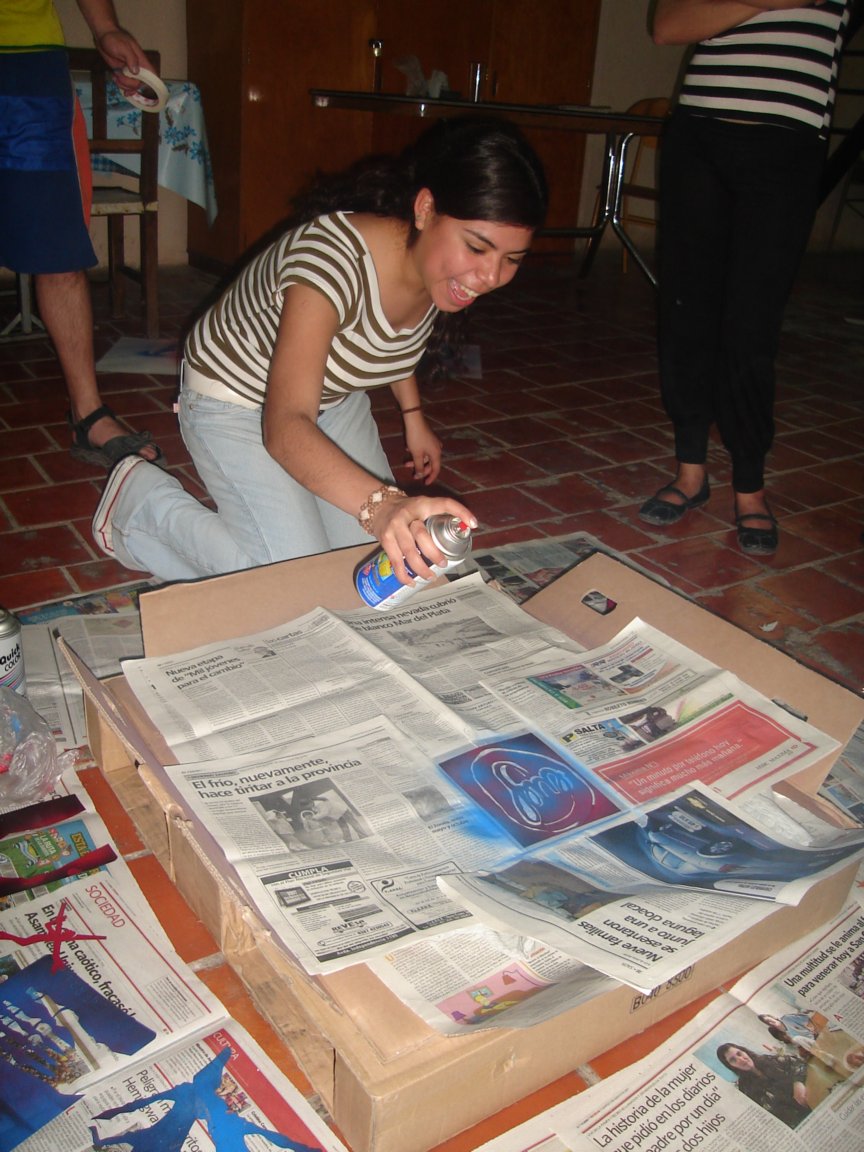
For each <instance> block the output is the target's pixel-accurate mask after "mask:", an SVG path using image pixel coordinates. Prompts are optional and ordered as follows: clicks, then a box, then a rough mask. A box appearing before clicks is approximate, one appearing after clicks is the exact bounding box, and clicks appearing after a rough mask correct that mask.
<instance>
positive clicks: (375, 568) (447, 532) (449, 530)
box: [354, 515, 471, 612]
mask: <svg viewBox="0 0 864 1152" xmlns="http://www.w3.org/2000/svg"><path fill="white" fill-rule="evenodd" d="M426 528H427V530H428V532H429V535H430V536H431V537H432V539H433V540H434V541H435V543H436V544H437V545H438V547H439V548H440V549H441V551H442V552H443V553H444V555H445V557H446V560H445V562H444V563H443V564H430V565H429V567H430V568H431V569H432V571H433V572H434V573H435V575H436V576H440V575H441V573H442V572H446V571H448V570H449V569H450V568H455V567H457V565H459V564H461V563H462V561H463V560H464V559H465V558H466V556H467V555H468V553H469V552H470V551H471V529H470V527H469V526H468V525H467V524H466V523H465V521H464V520H462V519H460V517H458V516H447V515H443V516H430V517H429V519H428V520H427V521H426ZM408 574H409V575H410V576H413V577H414V583H413V584H400V583H399V580H398V578H397V576H396V574H395V573H394V571H393V565H392V564H391V563H390V558H389V556H388V555H387V553H386V552H385V551H384V550H383V549H382V550H381V551H380V552H377V553H376V554H375V555H374V556H373V557H372V559H371V560H364V561H363V562H362V563H361V564H359V565H358V566H357V570H356V572H355V573H354V584H355V586H356V588H357V591H358V592H359V594H360V599H361V600H362V601H363V603H364V604H367V605H368V606H369V607H370V608H377V609H378V610H379V611H381V612H384V611H386V610H387V609H388V608H395V607H396V606H397V605H399V604H402V603H404V602H405V601H406V600H407V599H408V597H409V596H413V595H414V593H415V592H419V590H420V589H421V588H423V587H425V586H426V585H427V584H429V583H431V581H430V580H427V579H425V578H423V579H421V578H420V577H419V576H416V575H415V573H414V572H412V571H411V569H410V568H408Z"/></svg>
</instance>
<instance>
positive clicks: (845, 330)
mask: <svg viewBox="0 0 864 1152" xmlns="http://www.w3.org/2000/svg"><path fill="white" fill-rule="evenodd" d="M604 257H605V259H604ZM576 269H577V264H576V262H574V261H573V260H571V259H569V258H565V257H549V256H540V255H538V256H534V257H532V258H531V259H529V261H528V262H527V264H526V266H525V267H524V268H523V270H521V271H520V273H519V275H518V276H517V277H516V279H515V281H514V282H513V283H512V284H511V285H509V286H508V287H507V288H505V289H503V290H502V291H500V292H497V293H495V294H494V295H493V296H491V297H490V298H488V299H485V300H481V301H479V302H478V303H477V304H476V305H474V307H473V308H472V311H471V313H470V315H469V318H468V332H467V336H466V339H467V341H468V342H469V343H472V344H477V345H479V347H480V350H481V357H482V378H480V379H472V378H469V377H467V376H466V377H463V378H454V379H448V380H442V381H437V382H434V383H431V384H429V385H427V386H426V388H425V393H424V403H425V406H426V410H427V412H428V415H429V419H430V421H431V423H432V424H433V426H434V427H435V429H436V430H437V431H438V433H439V435H440V436H441V438H442V440H443V441H444V444H445V461H446V463H445V468H444V470H443V473H442V476H441V481H440V486H441V487H442V488H445V489H447V490H449V491H451V492H453V493H455V494H458V495H459V496H460V497H461V498H462V499H464V501H465V502H466V503H467V504H468V505H469V506H470V507H471V508H472V510H473V511H474V512H475V513H476V515H477V516H478V518H479V520H480V522H481V532H480V534H479V537H478V539H479V542H480V543H482V544H483V545H485V546H491V545H493V544H496V543H506V542H508V541H516V540H524V539H528V538H531V537H535V536H556V535H561V534H564V533H569V532H588V533H590V534H591V535H593V536H595V537H596V538H598V539H599V540H600V541H601V542H602V543H603V544H604V545H606V546H607V547H609V548H611V549H614V550H615V551H618V552H621V553H623V554H625V555H626V556H628V557H630V558H632V559H633V560H635V561H636V562H638V563H639V564H640V565H642V566H643V567H644V568H645V569H647V570H648V571H650V572H652V573H655V574H656V575H657V576H658V577H661V578H662V579H664V580H666V581H668V582H669V583H670V584H671V585H672V586H673V587H675V588H677V589H679V590H681V591H682V592H684V593H687V594H688V595H690V596H692V597H693V598H695V599H696V600H697V601H698V602H699V603H700V604H702V605H704V606H705V607H706V608H709V609H711V610H713V611H715V612H717V613H718V614H720V615H721V616H723V617H725V618H727V619H729V620H731V621H733V622H734V623H735V624H737V625H739V626H740V627H742V628H744V629H746V630H747V631H749V632H752V633H753V634H754V635H756V636H759V637H761V638H762V639H763V640H765V641H766V642H767V643H769V644H772V645H775V646H777V647H779V648H781V649H782V650H784V651H786V652H787V653H789V654H790V655H792V656H794V657H795V658H796V659H799V660H801V661H803V662H805V663H807V664H809V665H811V666H812V667H814V668H816V669H818V670H819V671H821V672H823V673H824V674H826V675H828V676H830V677H833V678H834V679H836V680H838V681H840V682H841V683H843V684H845V685H847V686H848V687H850V688H851V689H853V690H854V691H857V692H861V691H862V690H864V546H862V539H861V534H862V530H864V327H862V326H861V324H860V321H861V320H862V319H864V254H862V253H855V254H848V253H838V254H833V255H825V254H811V255H810V256H808V259H807V261H806V263H805V266H804V268H803V269H802V271H801V274H800V275H799V278H798V281H797V283H796V286H795V289H794V292H793V296H792V299H791V301H790V304H789V308H788V311H787V315H786V322H785V326H784V332H783V337H782V342H781V348H780V354H779V358H778V374H777V375H778V381H777V403H776V415H777V436H776V443H775V447H774V449H773V451H772V454H771V458H770V461H769V480H768V486H769V492H770V496H771V501H772V505H773V507H774V510H775V512H776V514H777V516H778V519H779V522H780V548H779V550H778V552H777V554H776V555H775V556H773V557H770V558H768V559H756V558H753V557H748V556H745V555H743V554H742V553H741V552H740V551H739V550H738V549H737V546H736V540H735V532H734V528H733V524H732V494H731V489H730V486H729V467H728V461H727V458H726V454H725V452H724V451H723V449H722V447H721V446H720V444H719V442H714V443H713V444H712V447H711V452H710V458H709V468H710V474H711V480H712V488H713V494H712V499H711V502H710V503H709V504H708V505H706V506H705V507H704V508H701V509H699V510H697V511H694V512H692V513H690V514H688V515H687V516H686V517H685V518H684V520H682V521H681V522H680V523H679V524H677V525H675V526H674V527H672V528H667V529H656V528H652V527H649V526H648V525H645V524H642V522H641V521H640V520H639V519H638V516H637V510H638V508H639V505H640V504H641V503H642V501H643V500H644V499H645V498H646V497H647V496H648V495H650V494H651V493H652V492H654V491H655V489H656V488H658V487H659V486H660V485H661V484H663V483H665V482H667V481H668V480H669V479H670V478H671V475H672V473H671V467H672V460H671V443H672V440H671V433H670V428H669V424H668V421H667V419H666V417H665V415H664V413H663V410H662V408H661V406H660V401H659V398H658V377H657V358H656V349H655V331H654V309H655V296H654V291H653V289H652V288H651V286H650V285H649V284H648V282H647V280H645V279H644V278H643V277H642V276H641V275H640V274H639V273H638V272H637V271H635V270H631V271H630V272H628V273H627V274H622V273H621V271H620V263H619V260H618V257H617V253H615V252H614V251H610V252H605V253H601V255H600V258H599V259H598V261H597V262H596V264H595V266H594V268H593V269H592V271H591V273H590V275H589V276H588V277H587V278H585V279H580V278H579V277H578V275H577V271H576ZM215 283H216V282H215V280H214V279H213V278H212V277H210V276H208V275H205V274H204V273H201V272H199V271H196V270H194V269H189V268H176V269H164V270H163V271H162V273H161V274H160V297H161V299H160V304H161V311H162V334H163V336H164V337H166V338H172V337H175V336H179V334H181V333H182V331H183V330H184V328H185V326H186V325H187V324H188V322H189V319H190V317H191V316H192V315H193V313H194V311H195V309H196V308H197V307H199V306H200V304H201V302H202V301H203V300H204V299H205V298H206V297H207V296H208V295H209V294H211V293H212V291H213V289H214V286H215ZM130 296H131V299H130V301H129V312H130V314H129V317H128V318H125V319H123V320H121V321H116V320H112V319H111V318H110V315H109V307H108V299H107V287H106V285H105V284H104V283H100V282H98V281H97V282H94V286H93V299H94V311H95V316H96V347H97V356H101V355H102V354H103V353H104V352H105V351H106V350H107V349H108V348H110V347H111V345H112V344H113V343H114V341H115V340H116V339H117V338H118V337H119V336H121V335H133V336H135V335H140V334H141V317H140V306H139V304H138V301H137V299H136V298H135V297H136V294H135V293H130ZM14 310H15V301H14V297H0V328H2V327H3V326H4V324H5V323H6V322H7V320H8V319H9V318H11V314H12V313H13V312H14ZM5 313H9V316H6V315H5ZM855 321H858V323H855ZM100 379H101V385H102V390H103V395H104V397H105V399H106V401H107V402H109V403H110V404H111V405H112V406H113V407H114V409H115V410H116V411H117V413H118V414H119V415H120V416H121V417H122V418H123V419H124V420H127V421H128V422H129V423H130V425H131V426H133V427H135V428H136V429H137V428H142V427H147V428H149V429H150V430H151V431H152V432H153V434H154V436H155V437H156V439H157V440H158V442H159V444H160V445H161V446H162V448H163V450H164V451H165V453H166V455H167V458H168V461H169V463H170V467H171V470H172V471H173V472H174V473H175V474H176V475H178V476H179V477H180V478H181V479H182V480H183V482H184V483H185V484H186V485H187V486H188V487H189V488H190V490H192V491H195V492H196V493H200V491H201V489H200V485H199V484H198V481H197V478H196V475H195V470H194V468H193V466H192V465H191V462H190V460H189V457H188V455H187V453H186V451H185V448H184V446H183V443H182V440H181V438H180V434H179V431H178V428H177V423H176V418H175V416H174V413H173V410H172V404H173V401H174V393H175V387H176V383H175V381H174V379H173V378H172V377H169V376H158V375H146V374H107V375H101V376H100ZM66 407H67V403H66V394H65V389H64V386H63V380H62V377H61V375H60V371H59V367H58V364H57V361H56V358H55V356H54V354H53V351H52V348H51V345H50V343H49V341H48V340H47V339H46V338H44V337H42V338H37V339H28V340H15V341H11V342H10V341H0V447H2V453H0V557H2V558H0V603H2V604H4V605H6V606H7V607H10V608H13V609H15V608H23V607H25V606H29V605H32V604H34V603H39V602H42V601H45V600H51V599H56V598H63V597H67V596H69V595H74V594H76V593H84V592H90V591H94V590H99V589H103V588H106V587H111V586H114V585H117V584H119V583H123V582H132V581H136V580H140V579H141V576H140V574H138V573H132V572H129V571H127V570H126V569H123V568H121V567H120V566H119V565H117V564H116V563H114V562H113V561H111V560H109V559H107V558H106V557H104V556H103V555H102V554H101V553H100V552H99V551H98V549H97V548H96V547H95V545H94V543H93V541H92V538H91V535H90V517H91V516H92V513H93V510H94V508H95V505H96V501H97V499H98V496H99V492H100V489H101V487H102V483H103V480H104V476H103V474H102V472H101V471H100V470H99V469H98V468H97V469H94V468H92V467H89V466H87V465H84V464H80V463H78V462H76V461H75V460H73V459H72V458H71V456H70V455H69V452H68V445H69V430H68V428H67V426H66V422H65V414H66ZM375 408H376V415H377V416H378V419H379V424H380V427H381V431H382V436H383V437H384V442H385V445H386V447H387V450H388V453H389V455H390V458H391V460H392V461H393V464H394V466H395V467H396V468H397V476H398V477H399V478H400V480H402V482H403V483H404V482H406V480H405V476H406V474H405V473H404V472H401V473H400V472H399V468H401V465H402V458H403V444H402V440H401V426H400V421H399V418H398V415H397V414H396V412H395V410H394V409H393V406H392V402H391V401H390V398H389V393H386V394H381V395H379V396H377V397H376V399H375Z"/></svg>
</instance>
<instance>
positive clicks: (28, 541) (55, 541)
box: [0, 524, 91, 576]
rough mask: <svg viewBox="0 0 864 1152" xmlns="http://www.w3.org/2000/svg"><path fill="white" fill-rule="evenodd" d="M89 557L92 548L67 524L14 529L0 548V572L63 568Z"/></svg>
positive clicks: (7, 573)
mask: <svg viewBox="0 0 864 1152" xmlns="http://www.w3.org/2000/svg"><path fill="white" fill-rule="evenodd" d="M90 558H91V550H90V549H89V548H87V547H86V546H85V544H84V543H83V542H82V540H81V538H80V536H79V535H78V533H77V532H75V531H74V529H73V528H72V526H71V525H69V524H56V525H53V526H51V527H46V528H31V529H27V530H25V531H13V532H9V533H7V534H6V535H5V538H4V541H3V548H2V550H0V575H3V576H7V575H11V574H12V573H13V572H35V571H38V570H44V569H50V568H63V567H66V566H67V565H68V564H80V563H82V562H83V561H85V560H89V559H90Z"/></svg>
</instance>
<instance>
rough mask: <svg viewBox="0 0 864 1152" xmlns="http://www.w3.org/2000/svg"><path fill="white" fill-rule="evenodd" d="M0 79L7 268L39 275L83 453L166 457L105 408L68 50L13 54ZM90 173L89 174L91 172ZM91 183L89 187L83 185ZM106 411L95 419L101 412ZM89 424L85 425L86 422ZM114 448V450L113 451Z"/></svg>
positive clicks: (93, 458) (0, 232)
mask: <svg viewBox="0 0 864 1152" xmlns="http://www.w3.org/2000/svg"><path fill="white" fill-rule="evenodd" d="M2 63H3V67H2V71H0V123H2V124H8V125H9V126H10V128H11V127H13V126H14V131H10V132H9V133H8V134H5V135H0V201H2V203H3V212H2V214H0V264H2V265H3V266H5V267H7V268H10V269H11V270H12V271H14V272H22V273H25V272H26V273H31V274H33V276H34V280H35V285H36V295H37V299H38V302H39V311H40V315H41V318H42V320H43V322H44V324H45V327H46V329H47V331H48V335H49V336H50V337H51V339H52V341H53V343H54V346H55V349H56V351H57V355H58V359H59V360H60V364H61V367H62V369H63V373H64V376H65V378H66V384H67V388H68V391H69V398H70V404H71V416H72V423H74V424H77V425H78V428H77V429H75V434H76V442H77V448H78V449H79V451H78V455H80V456H82V458H85V459H86V458H88V454H89V457H90V462H92V463H99V464H102V465H103V466H104V465H110V464H111V463H113V462H114V461H115V460H116V459H117V458H118V457H119V456H120V455H122V454H123V453H124V452H126V451H133V452H134V451H139V452H141V454H142V455H144V456H146V457H147V458H148V459H155V458H156V457H157V456H158V455H159V451H158V449H157V448H156V447H155V445H152V444H148V443H147V441H148V440H149V436H148V435H146V434H144V433H141V434H138V435H133V436H130V435H129V433H128V430H126V429H124V428H123V426H122V425H121V424H119V423H118V422H117V420H116V418H115V417H114V415H113V413H111V412H110V410H109V409H104V410H103V405H102V401H101V398H100V396H99V390H98V385H97V382H96V370H95V366H94V356H93V315H92V308H91V302H90V287H89V283H88V281H87V275H86V272H85V271H84V269H86V268H89V267H92V266H93V265H94V264H95V263H96V255H95V253H94V251H93V245H92V243H91V242H90V236H89V232H88V220H87V219H86V218H85V213H84V200H83V195H82V186H81V179H80V178H79V165H80V166H81V171H82V172H84V171H85V168H84V166H85V165H87V166H89V163H90V159H89V152H88V151H87V148H86V139H85V140H84V141H83V147H79V148H78V149H77V151H76V146H75V141H74V139H73V131H72V125H73V117H74V107H75V106H74V96H73V91H72V84H71V79H70V76H69V69H68V65H67V60H66V54H65V52H64V51H63V50H62V49H56V50H51V51H45V52H27V53H20V54H19V53H6V54H4V55H3V60H2ZM88 170H89V169H88ZM85 183H86V181H85ZM100 410H103V411H102V414H101V416H99V417H97V418H96V419H95V420H93V419H90V420H88V419H87V418H88V417H92V415H93V414H94V413H95V412H98V411H100ZM82 421H83V424H82V423H81V422H82ZM111 441H114V443H113V444H112V445H111V447H110V448H109V449H106V447H105V446H106V444H108V443H109V442H111Z"/></svg>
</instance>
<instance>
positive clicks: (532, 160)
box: [290, 116, 549, 380]
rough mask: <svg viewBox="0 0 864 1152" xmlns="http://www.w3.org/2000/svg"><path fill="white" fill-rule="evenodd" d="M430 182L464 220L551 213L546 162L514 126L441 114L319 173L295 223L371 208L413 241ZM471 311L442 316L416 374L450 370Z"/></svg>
mask: <svg viewBox="0 0 864 1152" xmlns="http://www.w3.org/2000/svg"><path fill="white" fill-rule="evenodd" d="M421 188H428V189H429V191H430V192H431V193H432V197H433V199H434V201H435V211H436V212H438V213H440V214H442V215H444V216H452V217H454V218H455V219H457V220H484V221H486V222H488V223H491V224H509V225H515V226H517V227H520V228H531V229H534V230H536V229H537V228H540V227H542V225H543V222H544V220H545V219H546V210H547V208H548V204H549V190H548V187H547V185H546V176H545V174H544V172H543V166H542V165H541V163H540V161H539V159H538V158H537V155H536V153H535V152H534V149H533V148H532V147H531V145H530V144H529V143H528V141H527V140H526V139H525V137H524V136H523V135H522V133H521V132H520V131H519V129H518V128H517V127H516V125H515V124H511V123H510V122H509V121H508V120H502V119H496V118H489V117H479V116H460V117H457V118H455V119H452V120H439V121H438V122H436V124H435V125H434V126H433V127H432V128H430V129H428V131H426V132H424V133H423V135H422V136H421V137H420V138H419V140H417V142H416V143H415V144H413V145H411V146H410V147H408V148H406V149H405V151H404V152H402V153H401V154H400V155H397V156H386V155H385V156H373V157H370V158H368V159H366V160H362V161H360V162H359V163H358V164H355V165H353V166H352V167H351V168H348V169H347V170H346V171H344V172H342V173H338V174H336V175H331V176H319V177H318V179H317V180H316V183H315V184H314V185H313V187H312V188H311V189H310V190H309V191H308V192H306V193H305V194H302V195H301V196H300V197H299V198H298V199H297V200H295V201H294V213H293V215H292V217H291V220H290V224H291V226H296V225H298V224H302V223H305V222H306V221H307V220H312V219H314V217H316V216H323V215H325V214H326V213H329V212H369V213H372V214H373V215H376V216H390V217H395V218H396V219H399V220H404V221H405V222H406V223H407V224H408V227H409V233H408V245H409V247H410V246H411V245H412V244H413V243H414V242H415V240H416V239H417V235H418V233H417V230H416V228H415V226H414V200H415V198H416V196H417V193H418V192H419V191H420V190H421ZM466 319H467V317H466V314H465V313H458V314H456V315H446V314H444V313H442V314H440V315H439V316H438V318H437V320H436V322H435V327H434V329H433V332H432V335H431V338H430V340H429V343H428V345H427V347H426V352H425V353H424V356H423V359H422V361H421V362H420V364H419V365H418V368H417V375H418V377H419V378H420V379H421V380H422V379H425V380H429V379H432V378H435V377H436V376H440V375H446V374H447V369H448V366H449V365H452V363H453V361H454V360H455V359H456V358H457V356H458V349H459V345H460V344H461V342H462V340H463V336H464V327H465V321H466Z"/></svg>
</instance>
